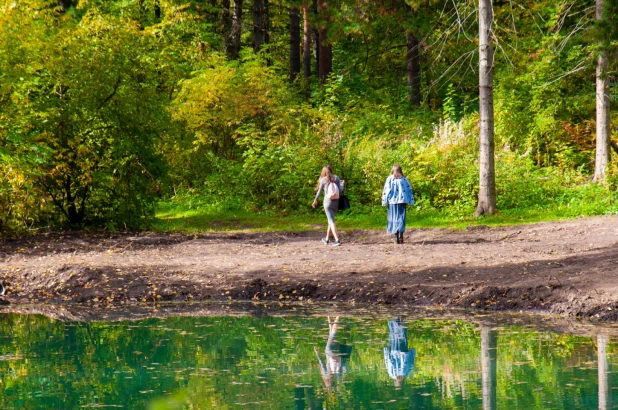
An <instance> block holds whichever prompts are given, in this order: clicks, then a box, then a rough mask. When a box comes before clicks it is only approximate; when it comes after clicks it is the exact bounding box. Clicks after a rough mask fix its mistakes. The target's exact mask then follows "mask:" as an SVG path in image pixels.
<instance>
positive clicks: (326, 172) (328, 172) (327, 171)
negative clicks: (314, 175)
mask: <svg viewBox="0 0 618 410" xmlns="http://www.w3.org/2000/svg"><path fill="white" fill-rule="evenodd" d="M324 177H327V178H328V180H329V181H332V180H333V170H332V168H331V167H330V165H324V166H323V167H322V172H321V173H320V178H318V184H319V183H320V181H321V180H322V178H324Z"/></svg>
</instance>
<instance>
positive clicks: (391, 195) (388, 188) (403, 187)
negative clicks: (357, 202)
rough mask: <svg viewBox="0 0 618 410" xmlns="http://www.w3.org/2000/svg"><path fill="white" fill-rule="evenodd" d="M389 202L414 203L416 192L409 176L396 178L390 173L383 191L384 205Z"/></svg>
mask: <svg viewBox="0 0 618 410" xmlns="http://www.w3.org/2000/svg"><path fill="white" fill-rule="evenodd" d="M389 204H409V205H414V193H412V187H411V186H410V181H408V178H406V177H401V178H395V177H394V176H392V175H389V177H388V178H386V183H385V184H384V190H383V191H382V206H386V205H389Z"/></svg>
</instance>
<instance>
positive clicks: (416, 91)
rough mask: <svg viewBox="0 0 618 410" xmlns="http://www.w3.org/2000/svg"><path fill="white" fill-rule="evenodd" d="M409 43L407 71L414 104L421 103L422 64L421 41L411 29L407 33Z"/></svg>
mask: <svg viewBox="0 0 618 410" xmlns="http://www.w3.org/2000/svg"><path fill="white" fill-rule="evenodd" d="M406 43H407V53H406V60H407V73H408V88H409V99H410V103H411V104H412V105H421V65H420V62H419V52H418V49H419V47H420V42H419V41H418V38H417V37H416V36H415V35H414V33H412V32H411V31H409V32H408V34H407V35H406Z"/></svg>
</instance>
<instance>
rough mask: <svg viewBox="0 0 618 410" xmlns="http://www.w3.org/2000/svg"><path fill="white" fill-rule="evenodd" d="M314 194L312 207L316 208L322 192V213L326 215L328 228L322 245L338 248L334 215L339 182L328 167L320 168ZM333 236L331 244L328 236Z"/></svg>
mask: <svg viewBox="0 0 618 410" xmlns="http://www.w3.org/2000/svg"><path fill="white" fill-rule="evenodd" d="M315 190H316V194H315V199H314V200H313V203H312V204H311V206H312V207H314V208H315V207H316V205H317V204H318V198H319V197H320V194H321V193H322V191H324V212H325V213H326V219H327V220H328V228H327V229H326V238H322V242H324V245H328V244H330V245H332V246H339V245H341V243H340V242H339V236H338V235H337V228H336V227H335V215H337V210H338V209H339V193H340V191H341V180H340V179H339V177H338V176H337V175H333V171H332V169H331V167H330V165H325V166H324V167H322V173H320V177H319V178H318V185H317V186H316V187H315ZM331 233H332V234H333V236H334V237H335V241H334V242H332V243H331V241H330V234H331Z"/></svg>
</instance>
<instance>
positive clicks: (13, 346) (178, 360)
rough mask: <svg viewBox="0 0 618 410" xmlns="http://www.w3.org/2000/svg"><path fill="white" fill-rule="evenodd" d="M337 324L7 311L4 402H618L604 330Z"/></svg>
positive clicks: (578, 405) (204, 405)
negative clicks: (98, 318)
mask: <svg viewBox="0 0 618 410" xmlns="http://www.w3.org/2000/svg"><path fill="white" fill-rule="evenodd" d="M330 319H331V326H330V328H329V323H328V319H327V317H326V316H319V317H315V316H313V317H298V316H277V317H273V316H266V317H261V318H256V317H252V316H244V317H230V316H219V317H173V318H168V319H147V320H141V321H122V322H90V323H81V322H78V323H76V322H61V321H56V320H50V319H48V318H45V317H43V316H38V315H7V314H5V315H0V378H1V379H0V408H1V409H80V408H110V409H113V408H122V409H212V408H217V409H227V408H230V409H244V408H256V409H258V408H276V409H525V410H529V409H598V408H604V409H605V408H607V409H609V408H616V405H618V394H617V393H616V392H617V391H618V390H616V387H618V380H616V377H615V375H614V374H613V373H611V364H612V363H613V362H615V361H616V358H617V356H616V353H617V351H618V349H617V348H618V344H616V342H615V341H614V340H612V339H611V338H607V337H605V336H602V335H601V336H592V337H581V336H571V335H565V334H554V333H548V332H539V331H535V330H534V329H530V328H524V327H493V328H489V327H484V326H480V325H478V324H472V323H467V322H465V321H461V320H438V319H417V320H415V319H414V317H412V316H409V317H406V318H405V319H402V320H400V321H399V322H391V327H390V329H389V320H392V318H389V317H384V318H376V317H372V318H367V317H361V318H355V317H340V318H339V320H338V321H337V322H336V323H334V322H335V317H332V316H331V317H330ZM404 326H405V327H404ZM389 337H390V338H389ZM599 364H601V367H600V371H599ZM389 369H390V371H389ZM614 386H615V387H614Z"/></svg>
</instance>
